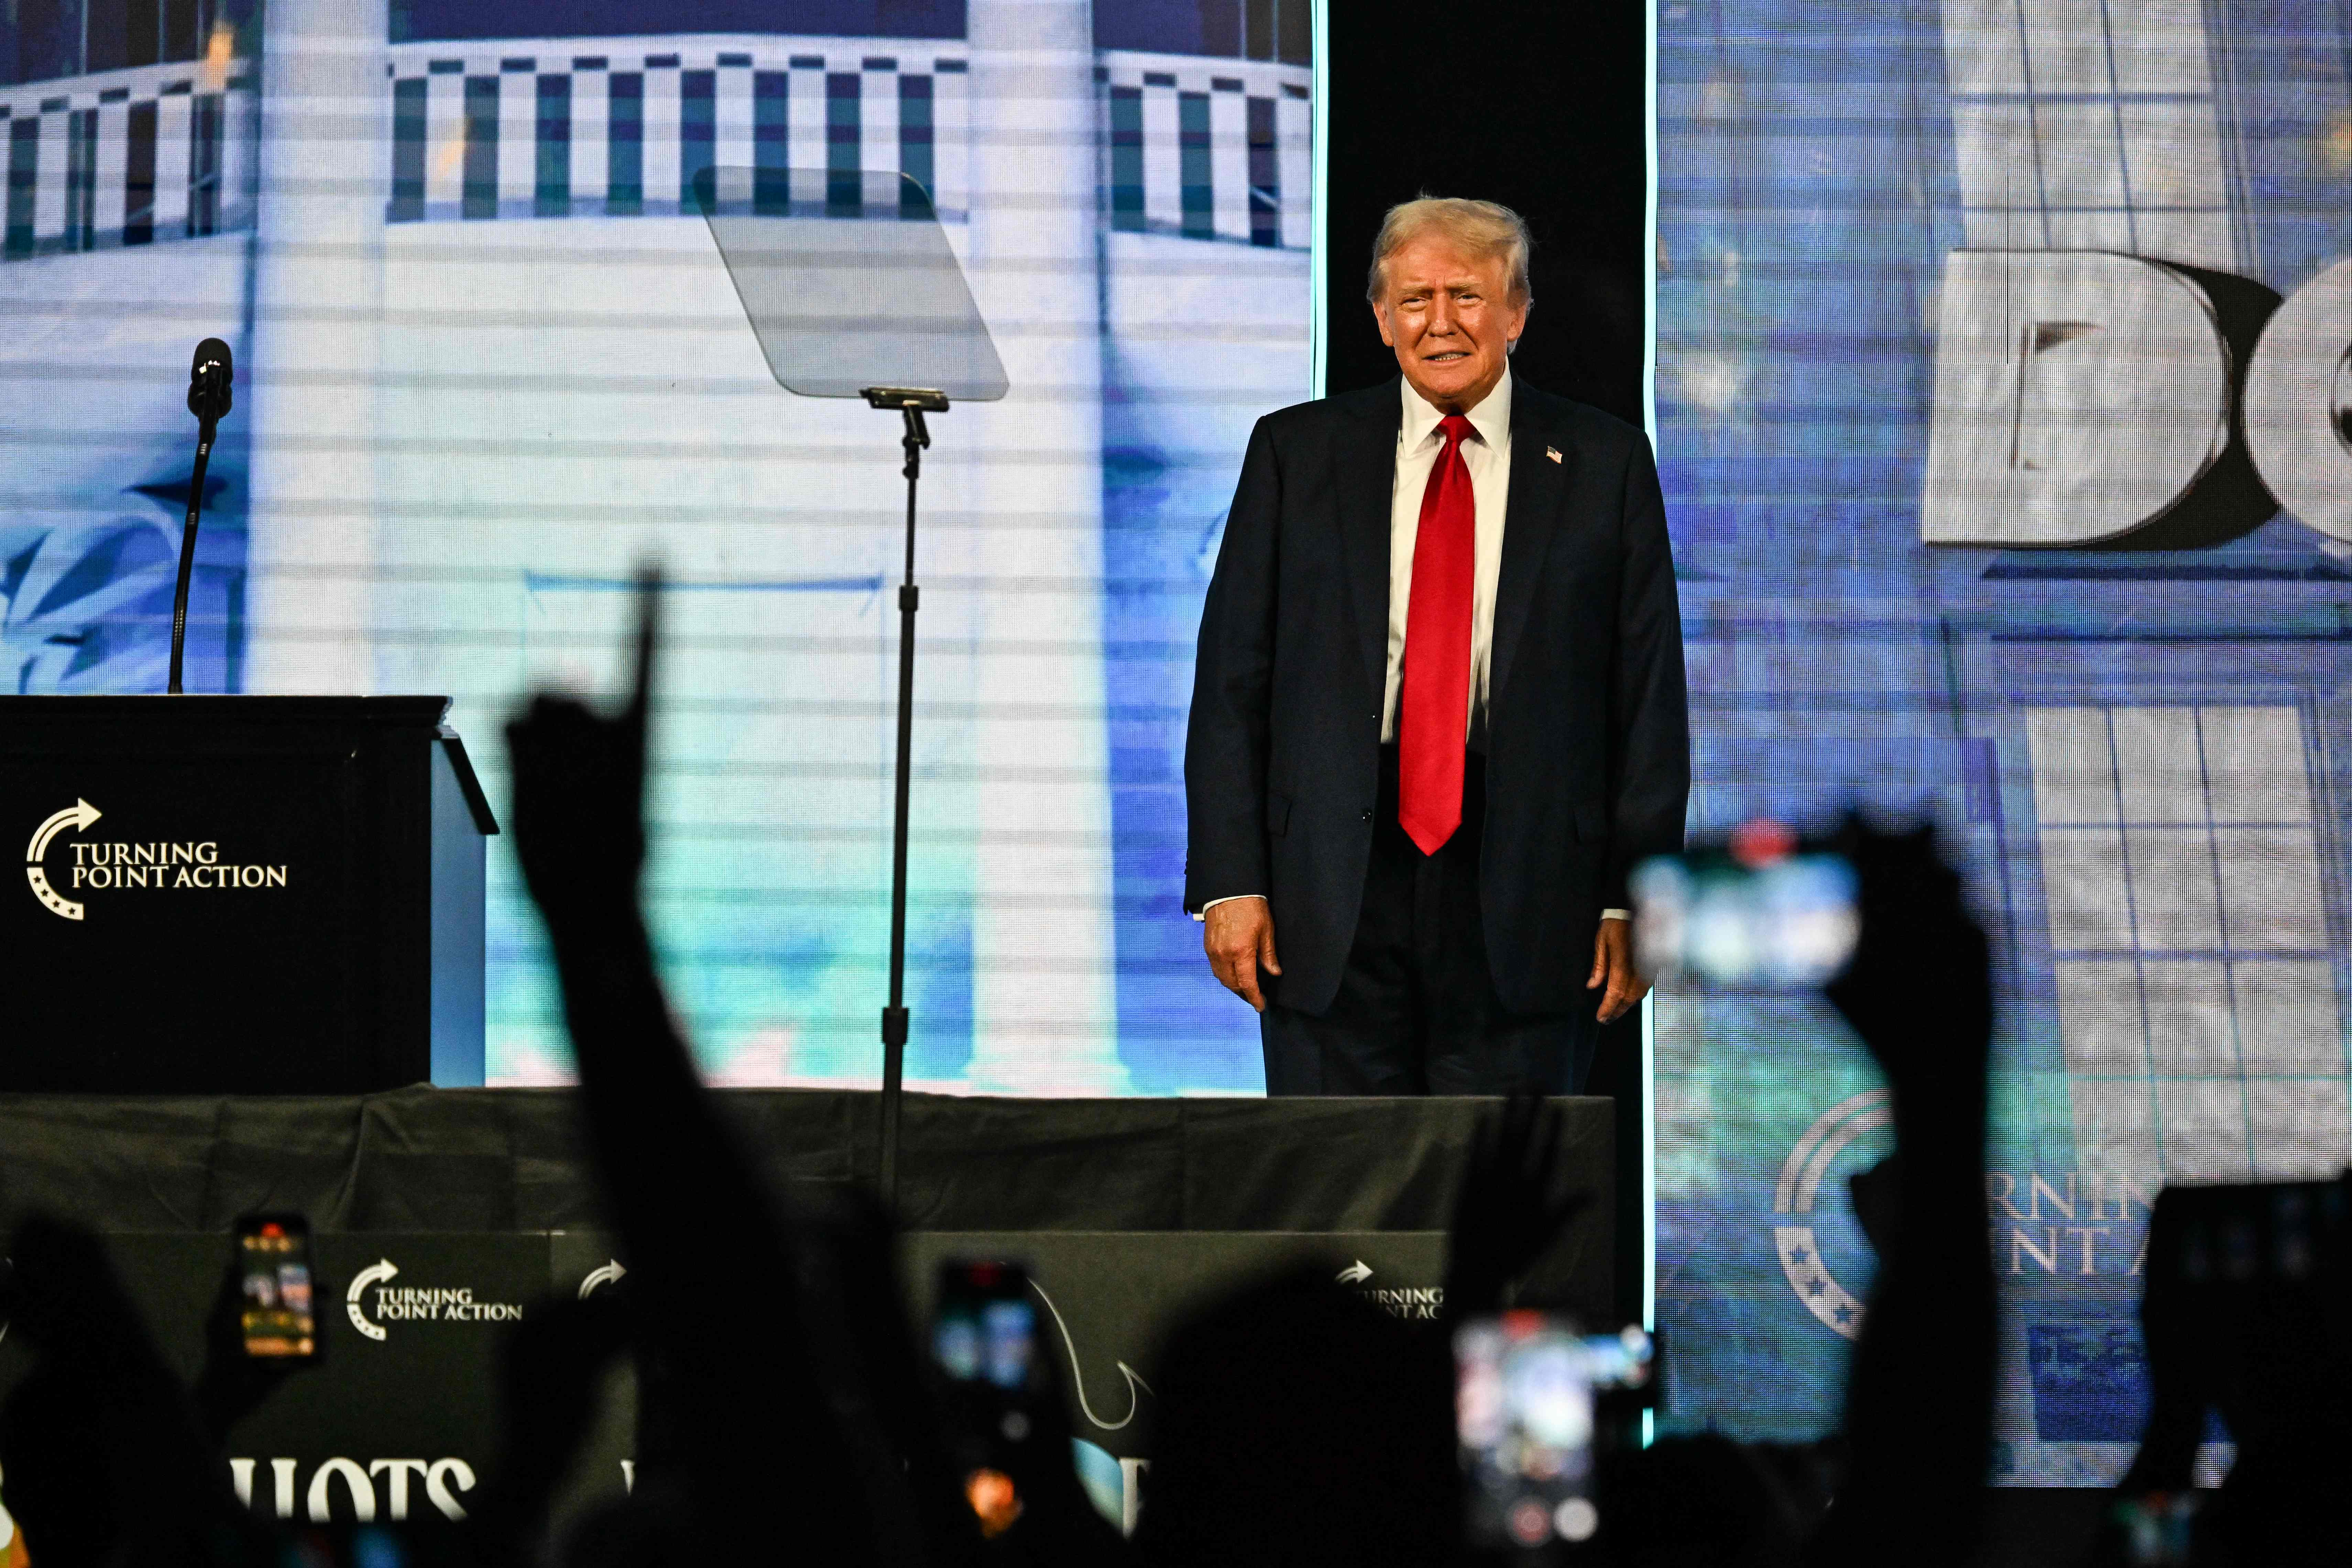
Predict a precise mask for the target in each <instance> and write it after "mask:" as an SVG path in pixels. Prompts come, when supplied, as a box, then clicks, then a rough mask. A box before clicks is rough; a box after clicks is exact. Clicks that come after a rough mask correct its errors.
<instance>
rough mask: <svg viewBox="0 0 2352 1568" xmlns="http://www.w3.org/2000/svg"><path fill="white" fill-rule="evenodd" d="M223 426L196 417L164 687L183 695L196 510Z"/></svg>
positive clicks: (201, 507) (216, 420) (201, 505)
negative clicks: (216, 434)
mask: <svg viewBox="0 0 2352 1568" xmlns="http://www.w3.org/2000/svg"><path fill="white" fill-rule="evenodd" d="M219 427H220V420H219V418H218V417H217V416H215V415H210V414H206V415H202V416H198V418H197V421H196V471H195V474H194V477H193V478H191V479H189V480H188V521H186V522H185V523H184V524H182V525H181V528H180V584H179V586H178V587H177V588H175V589H174V590H173V594H172V678H171V680H170V682H169V683H168V684H167V685H166V686H165V687H164V690H166V691H168V692H170V693H171V694H172V695H173V696H174V697H176V696H178V695H180V656H181V654H182V653H183V652H184V650H185V648H186V647H187V642H188V579H189V578H190V577H191V576H193V575H194V573H195V569H196V514H197V513H199V512H201V511H203V510H204V509H205V467H206V465H208V464H209V463H211V461H212V458H213V433H214V432H215V430H217V429H218V428H219Z"/></svg>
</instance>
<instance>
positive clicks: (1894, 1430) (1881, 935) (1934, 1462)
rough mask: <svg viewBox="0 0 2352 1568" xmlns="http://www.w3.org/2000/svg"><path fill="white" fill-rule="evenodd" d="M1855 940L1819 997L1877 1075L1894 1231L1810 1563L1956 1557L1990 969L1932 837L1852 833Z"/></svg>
mask: <svg viewBox="0 0 2352 1568" xmlns="http://www.w3.org/2000/svg"><path fill="white" fill-rule="evenodd" d="M1838 847H1839V848H1840V849H1841V850H1842V851H1843V853H1844V854H1845V856H1846V857H1847V858H1848V859H1849V860H1850V861H1851V862H1852V863H1853V868H1854V869H1855V871H1856V872H1857V873H1858V875H1859V879H1860V895H1859V899H1858V904H1859V909H1860V913H1861V917H1862V930H1861V934H1860V939H1859V941H1858V942H1857V943H1856V946H1855V949H1854V956H1853V963H1851V964H1850V965H1849V966H1848V967H1847V969H1846V972H1845V973H1843V974H1842V975H1840V976H1839V977H1838V978H1837V980H1835V981H1834V982H1832V984H1831V985H1830V986H1829V988H1828V994H1829V998H1830V1000H1831V1001H1832V1003H1834V1004H1835V1005H1837V1007H1838V1009H1839V1011H1841V1012H1842V1013H1843V1014H1844V1015H1845V1016H1846V1019H1847V1021H1848V1022H1849V1023H1851V1024H1852V1025H1853V1028H1854V1032H1855V1033H1856V1034H1858V1035H1860V1036H1861V1037H1862V1042H1863V1044H1864V1046H1865V1047H1868V1049H1869V1051H1870V1054H1871V1056H1872V1057H1873V1058H1874V1059H1875V1060H1876V1061H1877V1062H1878V1064H1879V1066H1880V1068H1881V1069H1882V1070H1884V1071H1885V1075H1886V1080H1887V1085H1888V1088H1889V1089H1890V1091H1891V1098H1892V1100H1893V1107H1894V1114H1895V1150H1896V1156H1897V1157H1896V1159H1895V1161H1894V1162H1893V1163H1892V1165H1891V1166H1890V1168H1889V1170H1890V1173H1891V1174H1892V1176H1893V1178H1894V1183H1895V1192H1894V1193H1893V1194H1892V1198H1893V1201H1892V1202H1891V1203H1887V1204H1882V1205H1880V1213H1881V1214H1882V1215H1885V1216H1887V1217H1891V1219H1892V1221H1893V1233H1892V1235H1891V1236H1890V1237H1888V1238H1887V1240H1886V1242H1885V1246H1884V1247H1883V1250H1882V1254H1881V1258H1880V1263H1879V1271H1878V1279H1877V1282H1876V1284H1875V1285H1874V1288H1873V1289H1872V1291H1871V1296H1870V1306H1869V1311H1868V1314H1867V1316H1866V1317H1865V1319H1864V1327H1863V1332H1862V1339H1861V1342H1860V1343H1859V1344H1858V1345H1857V1346H1856V1347H1855V1351H1854V1358H1853V1373H1852V1375H1851V1377H1850V1378H1849V1380H1848V1383H1847V1387H1846V1433H1845V1436H1846V1438H1847V1442H1848V1447H1849V1450H1850V1452H1851V1454H1852V1463H1851V1468H1850V1470H1849V1472H1848V1475H1847V1477H1846V1479H1845V1482H1844V1484H1843V1486H1842V1487H1841V1488H1840V1489H1839V1491H1838V1496H1837V1500H1836V1502H1835V1503H1834V1504H1833V1505H1832V1508H1831V1510H1830V1514H1829V1518H1828V1520H1827V1521H1825V1523H1824V1525H1823V1527H1822V1531H1821V1533H1820V1534H1819V1535H1818V1536H1817V1537H1816V1539H1815V1541H1814V1542H1813V1543H1812V1547H1811V1552H1810V1554H1809V1555H1810V1560H1811V1561H1812V1562H1815V1563H1841V1564H1843V1563H1856V1564H1859V1563H1874V1564H1875V1563H1890V1562H1902V1563H1906V1564H1934V1563H1961V1562H1964V1561H1966V1560H1967V1558H1968V1556H1969V1553H1970V1552H1971V1551H1972V1550H1973V1549H1974V1544H1975V1540H1976V1533H1977V1529H1978V1526H1979V1520H1980V1518H1981V1513H1982V1507H1983V1485H1984V1481H1985V1470H1986V1466H1987V1464H1988V1462H1989V1459H1990V1452H1991V1440H1992V1394H1993V1387H1992V1384H1993V1344H1994V1342H1993V1331H1994V1289H1993V1276H1992V1264H1991V1259H1990V1255H1989V1253H1988V1251H1987V1246H1986V1240H1985V1225H1984V1141H1985V1095H1986V1082H1985V1070H1986V1064H1987V1060H1988V1058H1989V1055H1990V1049H1991V1043H1992V975H1991V967H1990V961H1989V956H1988V954H1989V950H1988V946H1987V943H1986V941H1985V935H1984V932H1983V931H1982V930H1981V929H1980V928H1979V926H1978V925H1977V923H1976V921H1974V920H1973V919H1971V918H1970V916H1969V912H1968V910H1967V908H1966V907H1965V906H1964V905H1963V904H1962V902H1961V899H1960V883H1959V879H1958V876H1957V875H1955V874H1954V872H1953V871H1952V869H1951V868H1949V867H1948V866H1947V865H1946V864H1945V863H1944V862H1943V860H1942V858H1940V857H1939V856H1938V854H1937V850H1936V841H1935V834H1934V832H1933V830H1932V829H1929V828H1927V827H1921V828H1919V829H1917V830H1916V831H1914V832H1910V833H1901V834H1886V833H1878V832H1874V831H1873V830H1871V829H1870V828H1868V827H1866V826H1863V825H1862V824H1861V823H1859V822H1854V823H1850V824H1849V825H1848V826H1847V828H1846V830H1845V832H1844V834H1843V836H1842V837H1841V839H1840V842H1839V846H1838Z"/></svg>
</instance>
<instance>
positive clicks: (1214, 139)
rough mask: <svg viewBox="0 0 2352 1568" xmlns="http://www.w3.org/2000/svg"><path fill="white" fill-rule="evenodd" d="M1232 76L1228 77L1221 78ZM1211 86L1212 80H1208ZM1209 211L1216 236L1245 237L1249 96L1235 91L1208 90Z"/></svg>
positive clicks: (1247, 235)
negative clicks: (1211, 214) (1210, 206)
mask: <svg viewBox="0 0 2352 1568" xmlns="http://www.w3.org/2000/svg"><path fill="white" fill-rule="evenodd" d="M1225 80H1228V81H1230V80H1232V78H1230V77H1228V78H1225ZM1211 86H1212V88H1214V86H1215V84H1214V83H1212V84H1211ZM1209 184H1210V189H1211V190H1212V191H1213V192H1214V193H1215V195H1214V196H1213V198H1212V199H1213V204H1214V205H1213V206H1212V208H1211V211H1212V212H1213V215H1214V221H1215V224H1216V230H1217V237H1218V238H1219V239H1247V238H1248V237H1249V231H1250V218H1249V100H1248V99H1247V98H1245V97H1244V96H1243V95H1242V94H1241V93H1238V92H1227V91H1223V90H1213V91H1211V92H1210V94H1209Z"/></svg>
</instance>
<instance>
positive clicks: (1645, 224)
mask: <svg viewBox="0 0 2352 1568" xmlns="http://www.w3.org/2000/svg"><path fill="white" fill-rule="evenodd" d="M1643 11H1644V13H1645V15H1644V16H1643V33H1642V84H1643V85H1642V110H1643V114H1642V126H1643V153H1644V162H1645V164H1646V177H1645V179H1644V181H1643V196H1642V428H1643V429H1644V430H1646V431H1648V432H1649V436H1650V449H1651V451H1652V452H1653V453H1654V452H1655V451H1656V450H1657V447H1658V0H1648V3H1647V4H1646V5H1644V6H1643ZM1657 1043H1658V1037H1657V998H1656V996H1655V995H1654V994H1653V995H1649V996H1644V997H1643V998H1642V1327H1643V1329H1644V1330H1645V1331H1648V1332H1650V1333H1653V1334H1654V1333H1656V1332H1657V1331H1658V1082H1657V1077H1656V1067H1657ZM1662 1392H1663V1391H1662ZM1657 1435H1658V1413H1657V1411H1656V1410H1654V1409H1651V1410H1644V1411H1643V1412H1642V1447H1644V1448H1646V1447H1649V1446H1650V1445H1651V1444H1652V1443H1653V1442H1654V1441H1656V1439H1657Z"/></svg>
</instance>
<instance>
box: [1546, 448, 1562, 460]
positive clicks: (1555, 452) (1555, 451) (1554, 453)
mask: <svg viewBox="0 0 2352 1568" xmlns="http://www.w3.org/2000/svg"><path fill="white" fill-rule="evenodd" d="M1544 456H1545V457H1547V458H1550V459H1551V460H1552V461H1553V462H1555V463H1557V462H1559V447H1545V448H1544Z"/></svg>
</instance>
